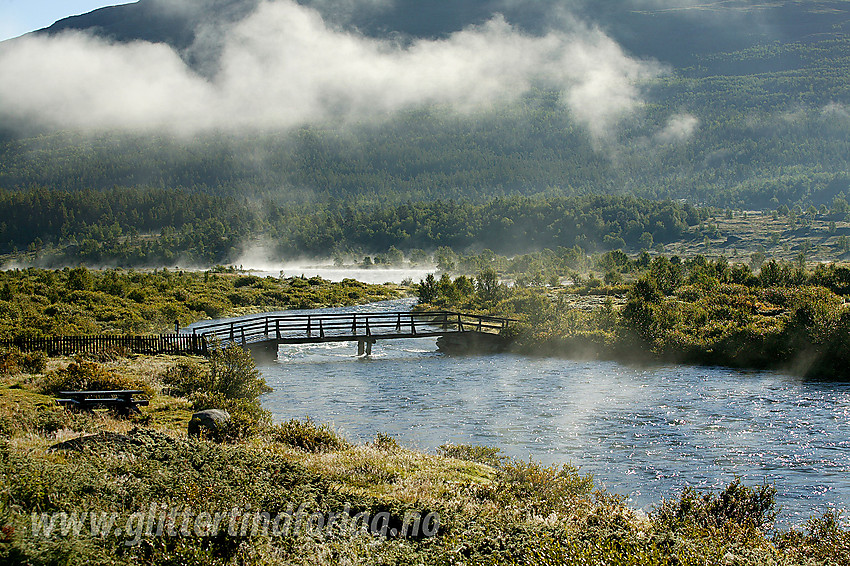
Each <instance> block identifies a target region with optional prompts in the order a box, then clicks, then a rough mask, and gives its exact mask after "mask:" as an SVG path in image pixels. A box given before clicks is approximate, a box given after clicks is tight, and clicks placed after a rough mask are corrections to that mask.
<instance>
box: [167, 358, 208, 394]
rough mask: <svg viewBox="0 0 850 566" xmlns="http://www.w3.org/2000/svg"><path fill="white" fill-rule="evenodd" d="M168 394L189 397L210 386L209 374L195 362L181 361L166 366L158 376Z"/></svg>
mask: <svg viewBox="0 0 850 566" xmlns="http://www.w3.org/2000/svg"><path fill="white" fill-rule="evenodd" d="M160 380H161V381H162V384H163V385H165V386H166V387H167V388H168V391H167V392H168V394H169V395H172V396H174V397H190V396H191V395H193V394H195V393H198V392H201V391H206V390H208V389H209V388H210V374H209V372H208V371H205V370H204V368H202V367H201V366H199V365H198V364H195V363H187V362H181V363H179V364H177V365H176V366H173V367H170V368H168V369H167V370H166V371H165V373H163V374H162V375H161V376H160Z"/></svg>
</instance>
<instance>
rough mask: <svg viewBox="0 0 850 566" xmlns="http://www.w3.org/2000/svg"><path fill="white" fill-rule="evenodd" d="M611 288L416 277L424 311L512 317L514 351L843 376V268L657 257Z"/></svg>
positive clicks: (849, 376)
mask: <svg viewBox="0 0 850 566" xmlns="http://www.w3.org/2000/svg"><path fill="white" fill-rule="evenodd" d="M629 269H632V271H630V280H629V281H628V282H624V283H618V284H617V285H616V286H607V287H606V286H604V285H602V283H601V281H598V280H597V283H596V284H595V285H594V286H592V287H591V286H589V285H587V284H584V285H569V286H557V287H546V286H542V285H541V286H536V287H518V286H513V287H508V286H505V285H502V284H498V283H497V277H496V274H495V273H492V272H491V273H486V272H482V274H480V275H479V276H478V277H477V278H476V279H475V281H472V280H470V279H468V278H466V277H458V278H456V279H455V280H452V279H451V278H449V277H448V276H445V277H443V278H442V279H440V280H439V281H435V280H433V279H432V280H431V281H430V282H429V281H426V282H423V284H422V285H420V287H419V296H420V301H421V302H422V303H423V306H422V307H421V308H449V309H458V310H470V311H474V312H480V313H484V314H491V315H494V316H502V317H509V318H516V319H519V320H520V321H522V323H521V324H517V325H512V327H511V335H510V338H511V339H512V340H513V346H512V347H513V349H514V351H516V352H521V353H524V354H532V355H554V356H563V357H568V358H579V359H581V358H588V359H610V360H617V361H625V362H658V361H660V362H670V363H687V364H699V365H710V366H727V367H735V368H746V369H775V370H780V371H786V372H791V373H794V374H796V375H801V376H804V377H812V378H818V379H828V380H835V381H848V380H850V302H848V299H850V267H847V266H836V265H819V266H817V267H816V268H815V269H814V270H806V269H804V267H802V266H801V265H799V264H795V265H792V264H784V263H777V262H773V261H770V262H767V263H765V264H764V265H763V266H762V268H761V270H760V272H759V273H758V275H755V274H754V273H753V272H752V271H751V270H750V268H749V267H747V266H745V265H743V264H735V265H730V264H729V263H728V262H727V261H726V260H724V259H720V260H716V261H711V260H706V259H705V258H703V257H700V256H697V257H696V258H692V259H688V260H684V261H682V260H680V259H679V258H672V259H671V258H666V257H663V256H659V257H657V258H655V259H653V260H651V261H650V262H648V263H646V265H644V266H643V267H640V266H638V265H637V263H635V264H634V265H632V264H629Z"/></svg>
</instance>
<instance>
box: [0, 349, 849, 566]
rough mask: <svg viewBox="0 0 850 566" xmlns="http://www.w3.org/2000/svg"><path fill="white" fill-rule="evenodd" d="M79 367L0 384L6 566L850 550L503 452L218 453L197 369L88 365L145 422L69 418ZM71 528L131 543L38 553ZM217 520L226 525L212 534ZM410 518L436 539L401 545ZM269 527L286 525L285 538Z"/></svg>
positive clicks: (645, 558) (382, 445) (751, 559)
mask: <svg viewBox="0 0 850 566" xmlns="http://www.w3.org/2000/svg"><path fill="white" fill-rule="evenodd" d="M70 363H72V360H67V359H54V360H50V361H49V363H48V365H47V367H46V368H45V372H46V373H44V374H40V373H35V374H22V373H15V374H13V375H12V374H9V373H7V374H6V375H5V376H4V377H3V378H2V387H1V388H0V436H2V440H0V478H2V483H3V485H4V493H5V496H4V498H3V500H2V507H0V523H2V525H0V527H2V537H0V556H2V558H3V559H4V560H5V561H6V562H8V563H14V562H23V563H55V562H57V561H58V562H70V563H83V562H86V563H93V564H97V563H107V562H109V563H113V564H115V563H117V564H125V563H126V564H131V563H137V562H138V561H139V560H142V561H144V562H145V563H148V564H168V563H174V562H177V561H179V562H186V561H191V562H192V563H194V564H229V563H246V564H267V563H278V564H304V563H311V564H341V563H353V564H357V563H366V562H369V563H374V562H382V563H395V564H504V563H528V562H531V561H534V562H537V563H540V564H563V563H579V562H583V561H584V562H588V563H602V562H605V563H617V564H650V565H651V564H670V563H673V562H675V563H678V564H704V563H724V564H766V563H771V564H789V565H790V564H828V563H836V564H837V563H840V562H841V560H843V559H844V558H845V557H846V551H847V548H848V547H850V532H848V531H846V530H842V529H841V528H840V527H839V525H838V524H837V523H836V522H835V520H834V519H835V518H834V517H832V516H827V517H823V518H815V519H813V520H812V521H811V522H810V523H809V525H808V526H807V527H806V528H805V529H802V530H797V531H783V532H776V531H773V530H772V529H771V521H772V517H773V514H774V512H775V506H774V499H773V490H772V488H770V487H758V486H756V487H745V486H742V485H740V484H738V483H733V484H732V485H730V486H729V487H727V488H726V490H725V491H723V492H722V493H714V494H708V493H706V494H698V493H694V492H686V493H684V494H683V495H682V497H681V498H679V499H677V500H673V501H668V502H664V503H662V502H658V503H659V504H658V506H657V507H656V508H655V510H654V511H652V512H651V513H649V514H648V515H647V514H643V513H639V512H636V511H634V510H632V509H630V508H629V507H628V506H627V505H625V503H624V501H623V499H622V498H619V497H616V496H613V495H611V494H609V493H606V492H604V491H601V490H599V489H597V488H596V486H595V485H594V483H593V480H592V478H590V477H588V476H586V475H583V474H582V473H581V472H580V471H579V470H576V469H575V468H572V467H570V466H558V465H553V466H544V465H541V464H538V463H535V462H533V461H516V460H509V459H506V458H504V457H502V456H501V454H500V452H499V450H497V449H495V448H482V447H472V446H444V447H442V448H441V449H440V450H439V451H438V453H437V454H426V453H422V452H419V451H415V450H410V449H407V448H405V447H403V446H400V445H399V444H398V443H397V442H396V441H395V440H394V439H392V438H390V437H388V436H386V435H382V434H379V435H377V437H376V438H375V439H374V440H373V441H371V442H368V443H365V444H352V443H351V442H349V441H347V440H346V439H344V438H342V437H340V435H339V434H337V433H336V432H335V431H333V430H332V429H331V428H329V427H328V426H327V425H319V424H316V423H313V422H310V421H306V422H305V421H288V422H286V423H283V424H280V425H276V426H272V425H266V426H263V427H261V428H260V429H258V430H257V431H256V432H255V433H253V434H251V435H249V436H245V437H242V438H241V439H239V440H236V441H233V442H229V443H225V444H216V443H213V442H209V441H204V440H196V439H189V438H187V437H186V433H185V431H186V423H187V421H188V417H189V415H190V414H191V410H192V403H191V401H190V399H189V398H185V397H174V396H172V395H169V389H173V377H172V378H168V377H166V376H168V375H172V376H173V374H174V373H173V368H177V367H180V366H185V365H186V364H190V365H200V366H203V364H205V363H207V362H205V361H204V360H201V359H191V358H184V357H159V356H158V357H133V358H123V357H114V358H113V359H111V360H101V361H99V362H91V363H94V364H96V365H97V366H98V367H100V368H101V369H102V370H104V371H108V372H112V373H113V374H115V375H116V376H118V378H119V381H120V382H122V383H124V382H126V383H131V382H132V383H135V384H136V386H139V387H141V386H145V387H146V388H147V389H148V390H149V391H150V392H151V405H150V406H149V407H146V408H143V413H142V415H141V416H137V417H134V418H132V419H130V420H120V419H115V418H113V417H110V416H108V415H96V416H90V415H76V414H73V413H68V412H66V411H64V410H62V409H61V408H59V407H57V406H55V405H54V404H53V402H52V398H51V397H49V396H46V395H43V394H42V393H41V392H42V391H44V390H45V381H51V379H50V376H51V375H53V374H52V373H51V372H56V371H59V370H61V369H62V368H63V367H66V366H67V365H68V364H70ZM51 382H53V381H51ZM166 383H172V385H166ZM106 433H109V434H106ZM81 434H82V435H92V434H97V435H100V436H95V437H93V438H94V440H88V441H86V442H82V443H81V444H82V445H83V446H82V448H80V449H79V450H73V451H51V450H50V447H51V446H54V445H55V444H56V443H58V442H60V441H66V440H69V439H72V438H76V437H78V436H80V435H81ZM119 435H120V436H119ZM299 510H300V511H299ZM63 512H64V513H66V514H68V516H70V514H72V513H75V512H76V513H78V514H81V513H83V512H87V513H88V514H89V515H87V517H91V516H92V515H91V514H92V513H94V516H95V517H96V521H95V522H97V523H98V525H101V523H100V522H99V521H100V520H101V518H102V517H108V518H110V520H112V519H111V518H114V525H116V526H117V527H116V528H120V529H122V531H121V533H120V534H117V533H116V531H115V530H114V529H113V530H110V532H109V534H107V535H105V536H101V535H102V533H94V534H92V532H91V530H92V523H91V521H90V520H84V521H83V522H84V523H85V524H84V525H83V527H82V528H81V530H80V532H79V534H73V532H70V533H66V534H65V535H64V536H63V535H62V533H61V526H59V525H58V523H57V527H56V530H55V531H54V532H53V533H52V534H51V536H45V534H44V525H45V524H46V523H45V522H44V521H50V520H52V519H53V518H56V517H58V518H61V517H63V515H61V513H63ZM104 513H105V514H106V515H103V514H104ZM33 514H35V515H33ZM43 514H44V515H43ZM216 514H219V516H220V517H221V518H223V520H222V521H220V522H219V524H218V527H217V528H216V529H215V530H211V529H212V527H209V528H208V524H209V521H208V517H209V518H210V519H211V518H214V517H215V516H216ZM266 514H267V515H266ZM33 516H35V517H36V522H35V523H33ZM77 516H78V517H79V516H81V515H77ZM332 516H334V517H335V519H336V520H335V521H334V526H333V527H329V526H328V523H329V522H330V521H329V518H330V517H332ZM346 516H347V517H351V518H352V522H349V523H346V521H344V520H343V519H344V517H346ZM366 516H368V518H369V519H368V521H364V519H365V517H366ZM267 517H268V518H269V520H270V521H271V525H270V526H269V527H268V528H265V527H264V524H265V523H264V521H265V520H266V518H267ZM286 517H291V518H293V520H291V521H290V522H289V523H286ZM354 517H359V519H358V521H359V522H358V521H355V520H353V518H354ZM405 517H407V518H408V519H410V520H411V521H412V520H414V519H415V518H417V517H418V518H419V519H421V520H425V519H427V525H425V524H423V523H422V522H420V523H419V525H418V526H417V528H416V529H413V528H412V527H411V528H410V529H409V531H408V534H410V535H411V536H408V537H403V536H399V533H395V534H393V531H392V529H394V528H398V527H403V526H404V524H405ZM246 518H247V521H246V520H245V519H246ZM275 518H282V519H283V520H282V521H281V522H279V523H278V527H279V528H278V530H277V531H275V530H274V529H273V528H272V526H273V519H275ZM149 519H150V525H151V527H150V534H147V530H146V528H147V527H146V526H145V528H143V527H142V525H146V524H147V521H148V520H149ZM255 519H256V521H257V525H258V526H257V527H256V528H255V527H254V522H255ZM295 519H297V520H299V521H300V526H298V527H297V528H296V526H295V525H296V523H295ZM57 520H59V519H57ZM160 520H162V523H163V525H164V526H163V528H162V529H160V530H158V522H159V521H160ZM171 520H173V521H175V523H173V524H172V523H170V522H169V521H171ZM34 525H35V526H37V527H38V528H39V529H40V534H37V533H35V532H34V530H33V528H34ZM169 525H172V527H173V528H172V530H169ZM231 525H232V526H233V528H232V529H231ZM243 525H245V527H244V529H243ZM287 525H288V526H287ZM101 526H102V525H101ZM183 526H187V528H188V529H189V531H188V532H185V533H184V534H180V530H181V529H182V527H183ZM384 526H386V527H387V529H386V530H385V531H383V532H382V529H383V527H384ZM409 526H410V525H409ZM398 530H403V529H398ZM157 533H159V535H158V536H157ZM413 535H415V536H413ZM830 561H832V562H830Z"/></svg>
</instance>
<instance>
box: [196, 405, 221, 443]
mask: <svg viewBox="0 0 850 566" xmlns="http://www.w3.org/2000/svg"><path fill="white" fill-rule="evenodd" d="M229 423H230V413H228V412H227V411H225V410H223V409H206V410H203V411H198V412H197V413H195V414H194V415H192V420H190V421H189V437H190V438H192V437H195V438H197V437H203V438H210V439H213V440H219V439H221V438H222V437H223V436H224V433H225V430H226V428H227V425H228V424H229Z"/></svg>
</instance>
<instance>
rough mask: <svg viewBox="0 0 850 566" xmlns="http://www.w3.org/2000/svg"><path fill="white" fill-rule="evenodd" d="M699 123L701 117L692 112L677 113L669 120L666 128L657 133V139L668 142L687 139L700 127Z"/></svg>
mask: <svg viewBox="0 0 850 566" xmlns="http://www.w3.org/2000/svg"><path fill="white" fill-rule="evenodd" d="M699 123H700V122H699V118H697V117H696V116H694V115H692V114H687V113H685V114H676V115H675V116H672V117H671V118H670V119H669V120H668V121H667V125H666V126H664V129H663V130H661V131H660V132H658V133H657V134H656V135H655V139H656V141H658V142H660V143H666V144H672V143H680V142H684V141H687V140H689V139H690V138H691V137H692V136H693V135H694V134H695V133H696V131H697V130H698V129H699Z"/></svg>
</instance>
